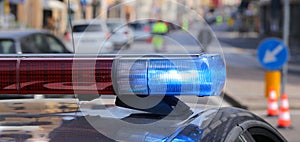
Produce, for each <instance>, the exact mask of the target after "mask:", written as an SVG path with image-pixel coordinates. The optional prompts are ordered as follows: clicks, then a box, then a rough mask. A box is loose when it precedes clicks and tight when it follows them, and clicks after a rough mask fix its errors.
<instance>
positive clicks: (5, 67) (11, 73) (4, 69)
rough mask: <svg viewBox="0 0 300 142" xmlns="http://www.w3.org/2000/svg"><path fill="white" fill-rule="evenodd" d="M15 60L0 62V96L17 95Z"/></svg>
mask: <svg viewBox="0 0 300 142" xmlns="http://www.w3.org/2000/svg"><path fill="white" fill-rule="evenodd" d="M17 62H18V61H17V60H16V59H15V60H14V59H2V60H0V69H1V70H0V92H1V94H18V90H17V88H18V85H17Z"/></svg>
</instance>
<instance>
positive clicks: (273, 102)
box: [267, 88, 279, 116]
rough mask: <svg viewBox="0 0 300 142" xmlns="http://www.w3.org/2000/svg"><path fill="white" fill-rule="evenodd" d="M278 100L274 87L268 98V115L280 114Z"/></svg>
mask: <svg viewBox="0 0 300 142" xmlns="http://www.w3.org/2000/svg"><path fill="white" fill-rule="evenodd" d="M278 113H279V111H278V102H277V95H276V91H275V89H274V88H271V89H270V94H269V98H268V108H267V114H268V116H278Z"/></svg>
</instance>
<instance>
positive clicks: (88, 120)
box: [0, 54, 286, 142]
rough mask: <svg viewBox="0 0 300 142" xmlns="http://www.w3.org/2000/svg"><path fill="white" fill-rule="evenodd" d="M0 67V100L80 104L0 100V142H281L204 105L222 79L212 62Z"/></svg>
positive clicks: (210, 58) (261, 127) (90, 61)
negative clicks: (28, 96)
mask: <svg viewBox="0 0 300 142" xmlns="http://www.w3.org/2000/svg"><path fill="white" fill-rule="evenodd" d="M0 66H1V68H0V93H1V94H62V95H64V94H76V95H77V98H78V99H35V100H9V101H6V100H1V101H0V106H1V107H0V108H1V109H2V110H1V114H0V116H1V117H0V118H1V121H0V123H1V126H0V131H1V133H0V140H1V141H58V142H60V141H70V142H71V141H72V142H74V141H130V142H133V141H136V142H140V141H146V142H153V141H154V142H156V141H157V142H169V141H172V142H195V141H203V142H222V141H225V142H232V141H235V142H249V141H250V142H255V141H259V142H260V141H261V142H274V141H275V142H283V141H286V140H285V138H284V137H283V136H282V135H281V134H280V133H279V132H278V131H277V130H276V129H275V128H273V127H272V126H271V125H270V124H268V123H267V122H265V121H264V120H262V119H261V118H259V117H258V116H256V115H255V114H252V113H251V112H248V111H246V110H242V109H237V108H231V107H220V106H218V105H211V104H210V103H209V102H210V98H213V97H215V96H219V95H220V94H221V91H222V89H223V87H224V84H225V78H226V70H225V65H224V61H223V59H222V57H221V56H220V55H217V54H192V55H179V54H178V55H146V56H138V55H130V56H129V55H122V56H120V55H117V56H115V55H95V56H92V55H54V54H53V55H41V56H39V55H15V56H9V55H3V56H1V58H0ZM89 94H95V95H96V96H98V97H95V95H89ZM86 96H92V97H86ZM99 96H100V97H99ZM83 99H84V100H83Z"/></svg>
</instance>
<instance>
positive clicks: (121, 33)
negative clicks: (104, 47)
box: [106, 19, 134, 49]
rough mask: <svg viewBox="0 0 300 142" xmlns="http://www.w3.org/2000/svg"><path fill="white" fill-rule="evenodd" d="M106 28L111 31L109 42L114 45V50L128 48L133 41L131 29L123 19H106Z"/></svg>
mask: <svg viewBox="0 0 300 142" xmlns="http://www.w3.org/2000/svg"><path fill="white" fill-rule="evenodd" d="M106 24H107V26H108V28H109V29H110V31H111V37H110V38H109V40H110V41H111V42H112V43H113V44H114V47H115V49H120V48H122V47H123V46H125V47H126V48H130V47H131V45H132V44H133V41H134V35H133V31H132V29H131V28H130V27H129V26H128V25H127V23H126V22H125V20H123V19H108V20H107V21H106Z"/></svg>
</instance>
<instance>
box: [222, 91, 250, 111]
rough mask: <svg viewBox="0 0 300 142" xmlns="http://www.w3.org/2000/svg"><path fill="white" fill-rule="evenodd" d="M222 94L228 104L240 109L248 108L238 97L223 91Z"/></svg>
mask: <svg viewBox="0 0 300 142" xmlns="http://www.w3.org/2000/svg"><path fill="white" fill-rule="evenodd" d="M223 94H224V98H223V99H224V100H225V101H227V102H228V103H229V104H231V105H232V106H233V107H237V108H241V109H246V110H248V106H246V105H244V104H242V103H240V102H239V101H238V99H236V98H234V97H233V96H232V95H229V93H228V92H223Z"/></svg>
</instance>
